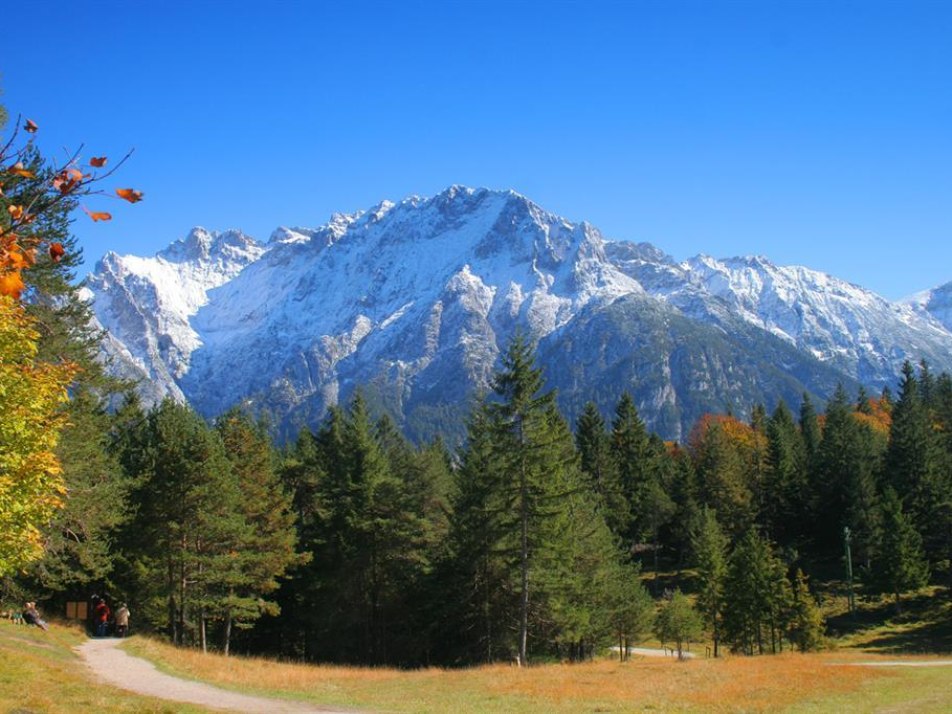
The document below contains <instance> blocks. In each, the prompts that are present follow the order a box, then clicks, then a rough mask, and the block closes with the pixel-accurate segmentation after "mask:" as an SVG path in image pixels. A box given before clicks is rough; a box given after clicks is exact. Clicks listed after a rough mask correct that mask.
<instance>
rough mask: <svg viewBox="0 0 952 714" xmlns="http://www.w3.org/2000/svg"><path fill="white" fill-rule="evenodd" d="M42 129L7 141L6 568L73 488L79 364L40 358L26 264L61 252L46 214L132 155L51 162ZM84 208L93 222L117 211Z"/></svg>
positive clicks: (2, 231) (1, 568) (1, 300)
mask: <svg viewBox="0 0 952 714" xmlns="http://www.w3.org/2000/svg"><path fill="white" fill-rule="evenodd" d="M38 130H39V127H38V125H37V124H36V123H35V122H34V121H32V120H30V119H26V120H22V121H19V120H18V121H17V124H16V126H15V127H14V128H13V130H12V132H11V134H10V136H9V138H8V139H7V140H6V141H3V140H2V139H0V144H2V148H0V413H2V415H3V418H2V419H0V575H6V574H10V573H13V572H16V571H18V570H20V569H21V568H22V567H23V566H25V565H26V564H27V563H30V562H32V561H34V560H36V559H37V558H39V557H41V556H42V555H43V550H44V533H43V531H44V528H45V527H47V526H48V524H49V522H50V519H51V517H52V515H53V513H54V512H55V511H56V510H57V509H58V508H60V507H61V506H62V505H63V497H64V495H65V492H66V488H65V485H64V481H63V478H62V474H61V468H60V464H59V460H58V459H57V457H56V455H55V453H54V450H55V448H56V444H57V441H58V438H59V434H60V430H61V428H62V427H63V425H64V423H65V413H64V411H63V406H64V404H65V403H66V402H67V401H68V392H67V389H68V387H69V385H70V383H71V381H72V379H73V378H74V376H75V375H76V372H77V367H76V365H75V364H73V363H71V362H69V361H68V360H58V361H53V362H47V361H42V360H39V359H38V358H37V349H38V348H37V345H38V341H39V334H38V332H37V329H36V327H37V325H36V323H35V320H34V319H33V318H31V317H30V316H29V315H28V312H27V309H26V307H25V306H24V305H23V304H22V302H21V300H22V299H23V298H24V292H25V290H26V288H27V285H26V283H25V282H24V272H25V271H27V270H29V269H31V268H33V267H35V266H37V265H38V264H40V263H41V262H43V261H49V262H52V263H57V262H58V261H60V260H61V259H62V258H63V255H64V252H65V250H64V247H63V245H62V243H60V242H57V241H52V240H50V239H49V238H48V237H47V236H46V235H45V234H44V231H43V227H44V224H45V220H44V219H45V218H46V217H47V216H49V215H50V214H51V213H53V212H55V211H57V210H60V209H62V207H63V206H64V204H68V203H69V202H75V201H78V200H80V199H81V198H84V197H88V196H93V195H101V194H103V193H104V191H103V190H102V189H100V182H101V181H103V180H104V179H106V178H107V177H109V176H110V175H111V174H112V173H113V171H114V170H115V168H118V166H119V165H121V164H122V163H123V162H124V161H125V159H126V158H128V155H126V157H124V158H123V159H122V160H121V161H119V162H117V164H116V166H115V167H114V168H112V169H106V168H105V167H106V165H107V162H108V159H107V158H106V157H104V156H98V157H92V158H90V159H88V161H87V162H86V164H85V166H86V167H88V168H84V165H83V164H82V163H81V157H80V154H81V150H80V151H77V152H75V153H74V154H73V155H72V156H70V157H68V158H67V160H66V161H64V162H63V163H62V164H60V165H55V166H50V165H48V164H47V162H45V161H43V160H42V158H41V157H40V155H39V152H38V151H37V150H36V147H35V146H34V143H33V137H34V135H35V134H36V133H37V131H38ZM116 195H117V196H118V198H121V199H124V200H126V201H129V202H131V203H135V202H137V201H139V200H141V199H142V194H141V192H138V191H135V190H134V189H126V188H123V189H118V190H117V191H116ZM84 210H86V212H87V214H89V216H90V218H91V219H92V220H94V221H97V220H109V219H110V218H111V215H110V214H109V213H107V212H105V211H90V210H89V209H87V208H85V207H84Z"/></svg>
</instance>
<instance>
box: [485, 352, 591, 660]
mask: <svg viewBox="0 0 952 714" xmlns="http://www.w3.org/2000/svg"><path fill="white" fill-rule="evenodd" d="M543 389H544V383H543V380H542V371H541V370H540V369H538V368H536V367H534V366H533V351H532V347H531V346H530V344H529V342H528V341H527V340H526V339H525V338H524V337H523V336H521V335H518V334H517V335H516V337H515V338H513V341H512V343H511V344H510V346H509V349H508V350H507V351H506V353H505V354H504V355H503V358H502V370H501V371H500V372H498V373H497V374H496V376H495V378H494V380H493V391H494V392H495V394H496V397H497V399H498V401H495V402H491V403H490V404H489V415H490V424H489V427H490V429H491V430H492V433H493V438H494V445H493V447H494V449H495V451H496V458H497V459H499V460H500V463H501V468H500V471H501V473H503V474H506V475H507V477H508V479H509V480H508V482H506V483H504V484H503V487H504V489H505V491H506V494H505V496H504V502H506V503H508V504H511V508H512V514H511V515H512V516H513V521H514V522H513V523H512V532H511V535H512V536H514V538H513V540H514V541H515V542H513V543H512V544H511V546H510V547H511V548H512V549H513V552H514V553H515V555H516V557H517V559H518V564H519V565H518V568H519V588H518V591H519V612H518V623H517V629H518V636H517V642H516V647H517V652H518V654H517V657H518V661H519V664H520V665H521V666H525V665H527V664H528V636H529V610H530V602H531V592H532V591H531V588H532V580H533V577H534V574H537V573H536V571H537V569H538V563H539V560H540V559H542V558H540V556H543V555H544V551H545V548H546V546H547V545H549V544H548V543H547V542H546V538H547V536H549V537H551V536H552V535H554V534H552V533H551V532H550V530H549V529H548V528H547V526H548V524H549V522H550V521H551V520H552V518H553V516H554V515H555V514H556V513H558V511H559V508H560V506H562V505H563V503H561V501H562V500H563V499H564V498H565V496H566V495H567V494H568V493H569V492H571V490H572V489H574V488H579V487H580V486H581V484H580V483H579V484H572V483H571V482H570V480H569V479H563V478H561V476H562V474H561V473H560V472H562V471H563V470H564V469H565V468H567V467H568V468H571V467H572V466H574V464H571V465H570V464H567V463H566V459H567V458H571V459H573V460H574V449H565V448H560V447H561V445H560V444H559V443H558V435H557V434H554V433H553V428H552V427H553V426H554V423H557V420H559V419H561V417H560V416H558V415H557V412H556V407H555V394H554V392H543ZM566 431H567V430H566ZM569 446H570V447H571V446H572V445H571V443H570V444H569ZM567 481H568V483H566V482H567ZM565 488H567V489H568V490H567V491H565V490H562V489H565Z"/></svg>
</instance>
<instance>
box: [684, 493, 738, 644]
mask: <svg viewBox="0 0 952 714" xmlns="http://www.w3.org/2000/svg"><path fill="white" fill-rule="evenodd" d="M692 545H693V548H694V557H695V559H696V561H697V572H698V580H699V588H698V597H697V602H698V610H699V611H700V612H701V615H702V616H703V618H704V622H705V624H706V625H707V627H708V628H709V629H710V630H711V636H712V638H713V640H714V656H715V657H717V656H718V654H719V652H718V648H719V645H720V640H721V632H722V629H723V627H722V623H723V619H724V611H725V608H726V602H725V599H724V597H725V595H724V588H725V586H726V582H727V567H728V546H729V541H728V538H727V536H726V535H725V534H724V531H723V530H721V526H720V524H719V523H718V522H717V514H716V513H715V511H713V510H712V509H710V508H704V509H702V510H701V515H700V519H699V521H698V526H697V529H696V530H695V532H694V535H693V538H692Z"/></svg>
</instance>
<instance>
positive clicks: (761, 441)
mask: <svg viewBox="0 0 952 714" xmlns="http://www.w3.org/2000/svg"><path fill="white" fill-rule="evenodd" d="M715 424H716V425H717V426H718V427H720V429H721V431H722V432H723V433H724V435H725V436H727V438H728V441H730V443H732V444H735V445H736V446H737V447H738V448H739V449H740V450H741V451H742V453H744V454H746V455H750V454H755V453H759V452H761V451H763V450H764V449H766V448H767V437H766V436H765V435H764V434H762V433H761V432H759V431H757V430H755V429H754V428H753V427H751V426H750V424H745V423H744V422H742V421H740V420H739V419H736V418H735V417H732V416H727V415H725V414H705V415H704V416H702V417H701V418H700V419H699V420H698V421H697V423H696V424H695V425H694V428H693V429H691V435H690V436H689V437H688V446H689V448H690V449H691V450H692V451H694V452H695V453H697V451H698V450H699V448H700V447H701V445H702V444H703V443H704V439H705V438H706V436H707V432H708V431H709V430H710V428H711V427H712V426H714V425H715Z"/></svg>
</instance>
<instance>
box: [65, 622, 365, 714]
mask: <svg viewBox="0 0 952 714" xmlns="http://www.w3.org/2000/svg"><path fill="white" fill-rule="evenodd" d="M120 642H122V640H119V639H112V638H103V639H90V640H87V641H86V642H85V643H83V644H82V645H80V646H79V647H77V648H76V651H77V652H78V653H79V654H80V656H81V657H82V658H83V659H84V660H85V662H86V665H87V666H88V667H89V668H90V670H92V672H93V674H94V675H95V676H96V678H97V679H99V680H101V681H103V682H106V683H108V684H111V685H113V686H115V687H119V688H120V689H126V690H128V691H130V692H135V693H136V694H144V695H146V696H150V697H157V698H159V699H167V700H169V701H173V702H185V703H188V704H198V705H200V706H204V707H208V708H210V709H222V710H225V711H232V712H248V713H249V714H279V713H280V714H318V713H320V714H353V713H352V712H347V711H345V710H339V709H327V708H322V707H315V706H313V705H311V704H305V703H303V702H294V701H289V700H285V699H268V698H266V697H253V696H249V695H247V694H238V693H237V692H231V691H228V690H226V689H219V688H218V687H213V686H212V685H210V684H203V683H201V682H191V681H188V680H185V679H179V678H178V677H173V676H171V675H168V674H163V673H162V672H160V671H159V670H157V669H156V668H155V665H153V664H152V663H151V662H148V661H146V660H144V659H141V658H139V657H133V656H132V655H129V654H126V652H124V651H123V650H121V649H119V647H118V645H119V643H120Z"/></svg>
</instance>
